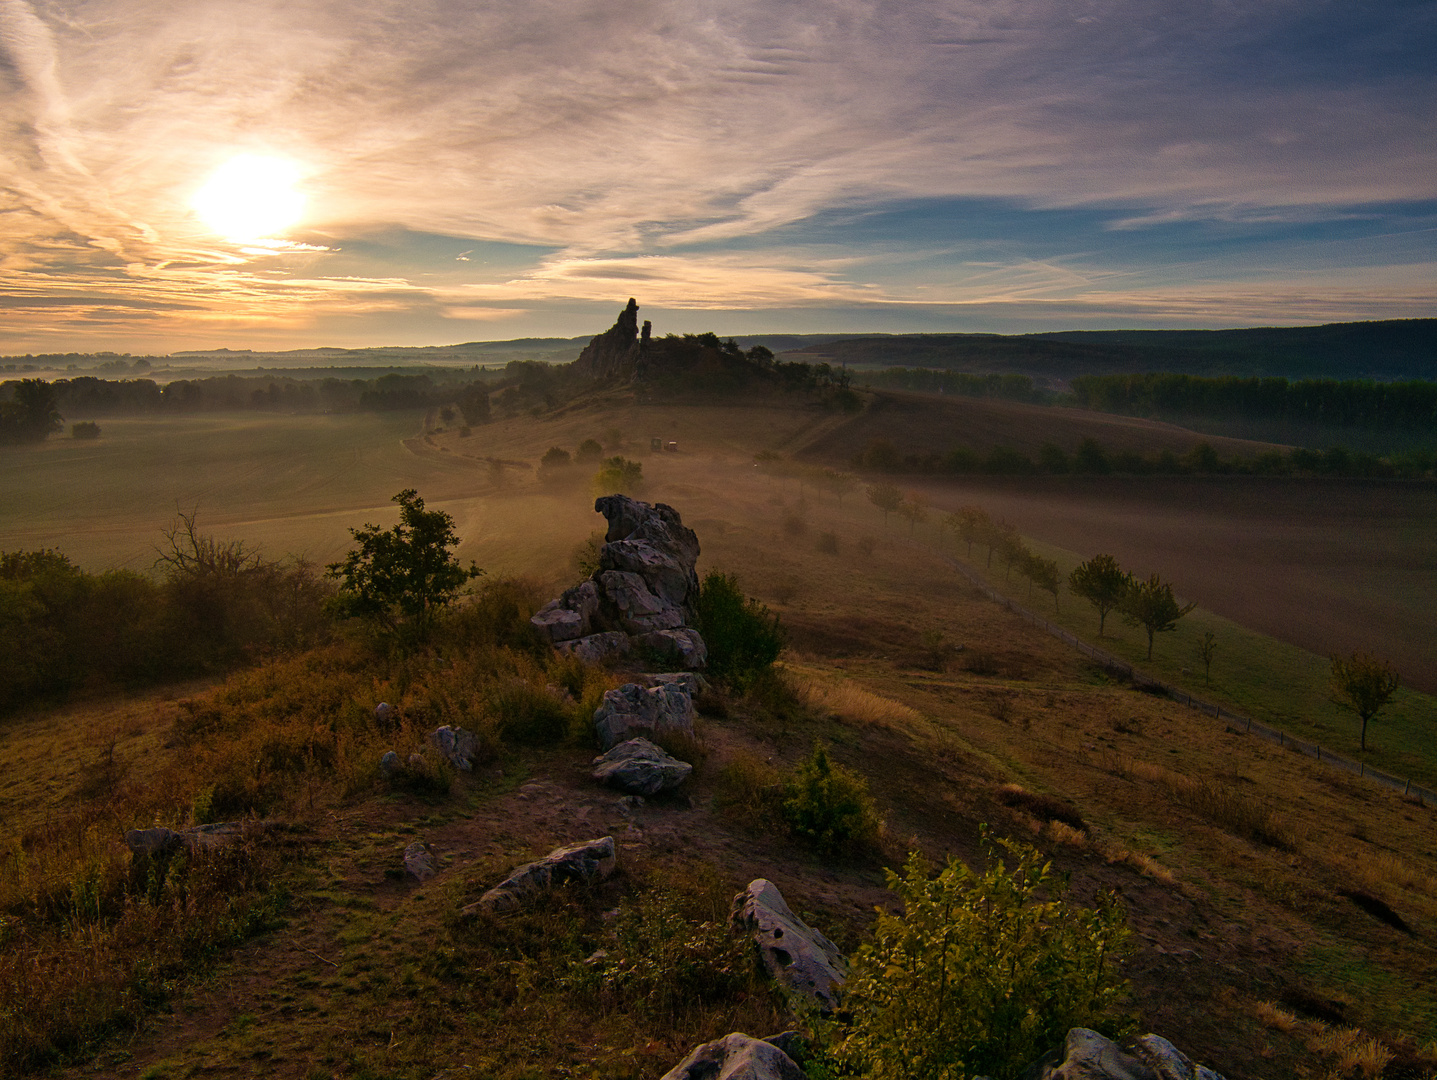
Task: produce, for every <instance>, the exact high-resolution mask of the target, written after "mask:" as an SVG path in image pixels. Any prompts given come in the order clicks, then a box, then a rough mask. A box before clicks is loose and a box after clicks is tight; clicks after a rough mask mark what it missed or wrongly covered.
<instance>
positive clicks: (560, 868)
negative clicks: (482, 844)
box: [466, 836, 619, 911]
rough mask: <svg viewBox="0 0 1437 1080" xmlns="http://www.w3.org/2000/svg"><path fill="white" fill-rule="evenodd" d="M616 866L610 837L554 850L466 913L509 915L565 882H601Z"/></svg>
mask: <svg viewBox="0 0 1437 1080" xmlns="http://www.w3.org/2000/svg"><path fill="white" fill-rule="evenodd" d="M618 864H619V859H618V854H617V852H616V851H615V850H614V838H613V837H612V836H605V837H602V838H600V839H598V840H584V841H581V842H580V843H577V844H569V845H568V846H567V847H561V848H555V849H554V850H553V851H551V852H549V854H547V855H545V856H544V857H543V858H542V859H537V860H535V861H534V862H531V863H525V864H524V865H523V866H520V867H518V868H517V869H516V870H514V871H513V872H512V873H511V874H510V875H509V876H508V877H507V878H505V879H504V880H503V881H501V882H499V884H498V885H495V886H494V887H493V888H492V889H490V890H489V891H488V892H486V893H485V894H484V895H483V896H481V897H480V898H479V899H478V900H477V901H475V902H474V903H473V904H471V905H469V907H468V908H467V909H466V910H473V909H475V908H488V909H489V910H491V911H513V910H514V909H515V908H519V907H523V906H524V905H525V904H527V903H529V902H530V901H531V900H533V899H534V898H535V897H536V896H538V895H539V894H540V893H542V892H544V891H546V890H548V889H551V888H553V887H554V886H555V885H560V884H562V883H564V882H566V881H578V882H581V883H583V884H586V885H587V884H592V883H593V882H596V881H603V880H604V879H605V878H607V877H609V876H610V875H611V874H612V873H613V872H614V870H615V869H616V868H617V867H618Z"/></svg>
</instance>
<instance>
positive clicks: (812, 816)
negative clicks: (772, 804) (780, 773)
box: [783, 746, 883, 854]
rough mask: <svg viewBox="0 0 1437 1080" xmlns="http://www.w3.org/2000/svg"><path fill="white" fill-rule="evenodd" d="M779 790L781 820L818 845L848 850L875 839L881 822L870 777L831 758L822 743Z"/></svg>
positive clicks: (861, 846)
mask: <svg viewBox="0 0 1437 1080" xmlns="http://www.w3.org/2000/svg"><path fill="white" fill-rule="evenodd" d="M783 793H784V800H783V816H784V820H785V821H787V822H788V824H789V827H790V828H792V829H793V831H794V832H796V833H797V834H798V835H799V836H801V837H803V838H804V839H806V840H808V841H809V842H811V843H812V844H813V845H814V846H815V847H817V848H818V849H819V850H820V851H824V852H827V853H830V854H832V853H837V852H844V851H852V850H854V849H856V848H864V847H868V846H871V845H872V844H873V843H875V842H876V841H877V840H878V835H879V832H880V831H881V829H882V826H883V823H882V821H880V820H879V817H878V809H877V807H875V806H874V805H873V798H872V796H870V795H869V794H868V781H866V780H865V779H864V778H863V777H861V776H859V775H858V774H857V773H855V772H853V771H851V770H849V769H845V768H844V767H843V766H842V765H836V764H834V763H833V762H831V761H829V760H828V753H827V752H826V751H825V750H824V749H823V747H822V746H815V747H814V748H813V756H812V757H810V758H809V759H808V760H807V761H804V762H801V763H800V764H799V766H798V769H797V771H796V772H795V773H794V776H793V778H792V779H791V780H789V782H788V783H787V784H785V785H784V791H783Z"/></svg>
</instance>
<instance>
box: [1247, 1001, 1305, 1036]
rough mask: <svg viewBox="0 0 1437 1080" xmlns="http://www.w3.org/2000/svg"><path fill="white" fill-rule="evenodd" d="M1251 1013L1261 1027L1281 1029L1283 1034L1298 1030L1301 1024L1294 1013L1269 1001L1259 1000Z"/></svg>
mask: <svg viewBox="0 0 1437 1080" xmlns="http://www.w3.org/2000/svg"><path fill="white" fill-rule="evenodd" d="M1253 1013H1254V1015H1255V1016H1256V1017H1257V1019H1258V1021H1259V1022H1260V1023H1261V1024H1262V1026H1263V1027H1267V1028H1271V1029H1272V1030H1274V1031H1281V1032H1282V1033H1283V1034H1285V1035H1290V1034H1292V1033H1293V1032H1294V1031H1299V1030H1301V1028H1302V1026H1303V1025H1302V1021H1301V1020H1299V1019H1298V1018H1297V1017H1296V1016H1295V1015H1293V1014H1292V1013H1290V1012H1288V1011H1287V1010H1286V1009H1284V1008H1282V1007H1281V1006H1280V1005H1277V1004H1275V1003H1273V1002H1271V1001H1259V1002H1258V1003H1257V1006H1256V1007H1255V1008H1254V1009H1253Z"/></svg>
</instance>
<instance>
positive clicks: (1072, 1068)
mask: <svg viewBox="0 0 1437 1080" xmlns="http://www.w3.org/2000/svg"><path fill="white" fill-rule="evenodd" d="M1023 1080H1222V1077H1221V1076H1219V1075H1218V1074H1217V1073H1215V1072H1213V1071H1212V1070H1211V1069H1209V1068H1207V1067H1206V1066H1203V1065H1194V1064H1193V1063H1192V1062H1191V1061H1190V1060H1188V1058H1187V1056H1186V1055H1185V1054H1183V1053H1182V1051H1180V1050H1178V1048H1177V1047H1175V1046H1174V1045H1173V1044H1172V1043H1170V1042H1168V1041H1167V1040H1166V1039H1164V1038H1163V1037H1162V1036H1160V1035H1144V1036H1143V1037H1142V1038H1141V1039H1139V1040H1138V1042H1137V1044H1136V1045H1135V1046H1134V1047H1133V1052H1132V1053H1131V1054H1128V1053H1125V1052H1124V1051H1123V1050H1122V1048H1121V1047H1119V1046H1118V1045H1117V1043H1115V1042H1113V1041H1112V1040H1111V1039H1109V1038H1106V1037H1105V1036H1103V1035H1099V1034H1098V1033H1097V1032H1096V1031H1091V1030H1089V1029H1088V1028H1073V1029H1072V1030H1070V1031H1069V1032H1068V1037H1067V1039H1066V1040H1065V1042H1064V1044H1063V1047H1062V1049H1061V1050H1055V1051H1053V1052H1052V1053H1051V1054H1049V1055H1048V1056H1047V1057H1045V1058H1043V1060H1041V1061H1037V1062H1034V1063H1033V1064H1032V1065H1030V1066H1029V1067H1028V1069H1027V1070H1026V1071H1025V1072H1024V1073H1023Z"/></svg>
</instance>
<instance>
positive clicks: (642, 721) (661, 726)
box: [594, 683, 694, 750]
mask: <svg viewBox="0 0 1437 1080" xmlns="http://www.w3.org/2000/svg"><path fill="white" fill-rule="evenodd" d="M594 733H595V734H596V735H597V736H598V739H599V746H600V747H601V748H602V749H604V750H611V749H613V748H614V747H615V746H617V745H619V743H621V742H626V741H627V740H629V739H635V738H640V737H642V736H646V735H663V734H668V733H678V734H682V735H690V736H691V735H693V733H694V701H693V698H691V697H689V692H688V690H686V689H684V687H682V686H675V685H673V684H670V683H660V684H659V685H658V686H652V687H649V688H647V689H645V688H644V687H642V686H640V685H639V684H638V683H625V684H624V685H623V686H621V687H619V688H618V689H617V690H608V691H606V692H605V693H604V700H603V701H602V702H601V703H600V705H599V707H598V708H597V709H595V710H594Z"/></svg>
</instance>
